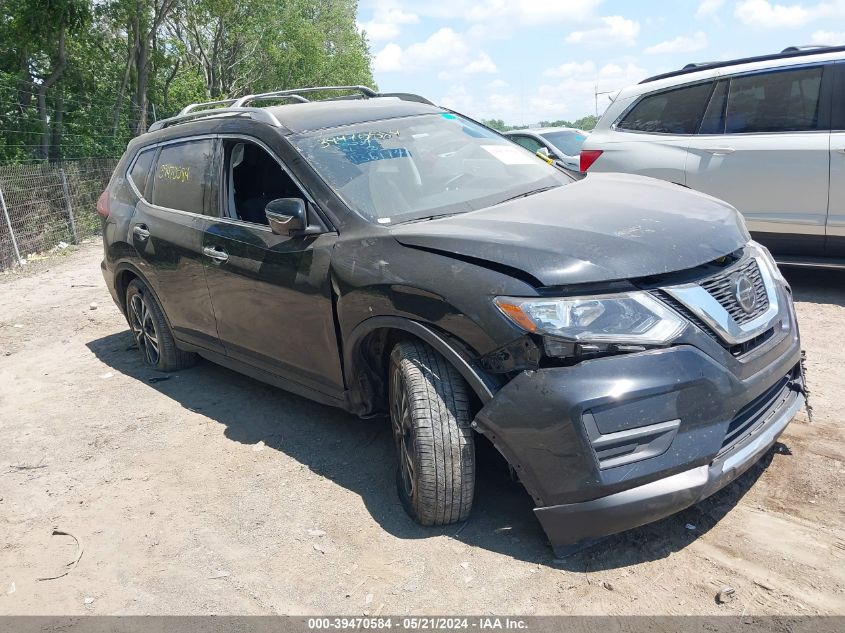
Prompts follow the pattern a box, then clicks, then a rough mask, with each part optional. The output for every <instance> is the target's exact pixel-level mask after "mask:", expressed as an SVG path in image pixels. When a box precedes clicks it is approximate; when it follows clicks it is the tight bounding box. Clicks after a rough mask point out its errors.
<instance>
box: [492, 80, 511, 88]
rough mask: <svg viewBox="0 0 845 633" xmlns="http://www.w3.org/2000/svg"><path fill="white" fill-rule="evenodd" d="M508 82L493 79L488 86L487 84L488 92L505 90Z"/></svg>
mask: <svg viewBox="0 0 845 633" xmlns="http://www.w3.org/2000/svg"><path fill="white" fill-rule="evenodd" d="M508 85H509V84H508V82H507V81H505V80H504V79H494V80H493V81H491V82H490V83H489V84H487V89H488V90H499V89H500V88H507V87H508Z"/></svg>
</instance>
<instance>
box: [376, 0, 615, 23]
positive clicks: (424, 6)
mask: <svg viewBox="0 0 845 633" xmlns="http://www.w3.org/2000/svg"><path fill="white" fill-rule="evenodd" d="M601 2H602V0H551V1H550V0H361V2H360V3H359V5H360V9H361V10H362V11H367V10H372V11H384V10H388V9H398V8H400V7H401V9H402V10H404V11H409V12H412V13H414V14H416V15H419V16H424V17H431V18H437V19H441V20H446V19H449V20H456V19H461V20H465V21H468V22H477V23H484V22H499V21H504V22H506V23H510V24H511V25H514V24H518V25H522V26H524V25H539V24H551V23H555V24H560V23H566V22H578V21H582V20H586V19H588V18H591V17H593V16H594V13H595V10H596V8H597V7H598V6H599V5H600V4H601Z"/></svg>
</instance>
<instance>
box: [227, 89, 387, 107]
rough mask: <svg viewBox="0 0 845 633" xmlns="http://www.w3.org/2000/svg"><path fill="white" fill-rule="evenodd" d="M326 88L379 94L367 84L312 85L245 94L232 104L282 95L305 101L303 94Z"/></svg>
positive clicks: (362, 93) (365, 94) (242, 103)
mask: <svg viewBox="0 0 845 633" xmlns="http://www.w3.org/2000/svg"><path fill="white" fill-rule="evenodd" d="M326 90H331V91H335V90H338V91H340V90H343V91H347V92H358V93H360V94H361V96H363V97H366V98H372V97H378V96H381V95H379V93H377V92H376V91H375V90H373V89H372V88H368V87H367V86H312V87H310V88H295V89H293V90H275V91H273V92H262V93H261V94H256V95H247V96H245V97H241V98H240V99H238V100H236V101H235V103H234V106H235V107H236V108H239V107H243V106H244V105H246V104H247V103H249V102H250V101H256V100H258V99H281V98H284V97H290V98H293V99H296V100H298V101H300V102H301V103H307V102H308V99H306V98H305V97H303V96H302V95H303V94H308V93H310V92H324V91H326Z"/></svg>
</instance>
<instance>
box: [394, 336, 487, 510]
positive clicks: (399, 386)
mask: <svg viewBox="0 0 845 633" xmlns="http://www.w3.org/2000/svg"><path fill="white" fill-rule="evenodd" d="M389 397H390V419H391V424H392V426H393V437H394V441H395V443H396V450H397V456H398V459H399V464H398V468H397V472H396V483H397V487H398V489H399V497H400V499H401V500H402V505H403V506H404V507H405V510H406V511H407V512H408V514H410V515H411V517H412V518H413V519H414V520H416V521H417V522H418V523H420V524H422V525H446V524H449V523H455V522H457V521H464V520H466V518H467V517H468V516H469V513H470V510H471V509H472V499H473V495H474V492H475V444H474V440H473V435H472V429H471V428H470V422H471V417H470V406H469V397H468V395H467V388H466V383H465V382H464V380H463V378H462V377H461V375H460V374H459V373H458V372H457V371H456V370H455V368H454V367H452V365H450V364H449V363H448V362H447V361H446V359H445V358H443V356H441V355H440V354H438V353H437V352H436V351H435V350H434V349H432V348H431V347H430V346H428V345H426V344H425V343H422V342H419V341H404V342H401V343H399V344H397V345H396V347H394V348H393V351H392V352H391V354H390V394H389Z"/></svg>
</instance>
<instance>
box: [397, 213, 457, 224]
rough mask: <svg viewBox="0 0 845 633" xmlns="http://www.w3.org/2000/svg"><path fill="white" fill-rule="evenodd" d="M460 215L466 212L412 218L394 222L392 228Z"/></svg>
mask: <svg viewBox="0 0 845 633" xmlns="http://www.w3.org/2000/svg"><path fill="white" fill-rule="evenodd" d="M461 213H466V211H454V212H452V213H440V214H437V215H427V216H425V217H423V218H413V219H411V220H403V221H402V222H394V223H393V226H399V225H400V224H411V223H412V222H428V221H429V220H436V219H438V218H448V217H449V216H450V215H460V214H461Z"/></svg>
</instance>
